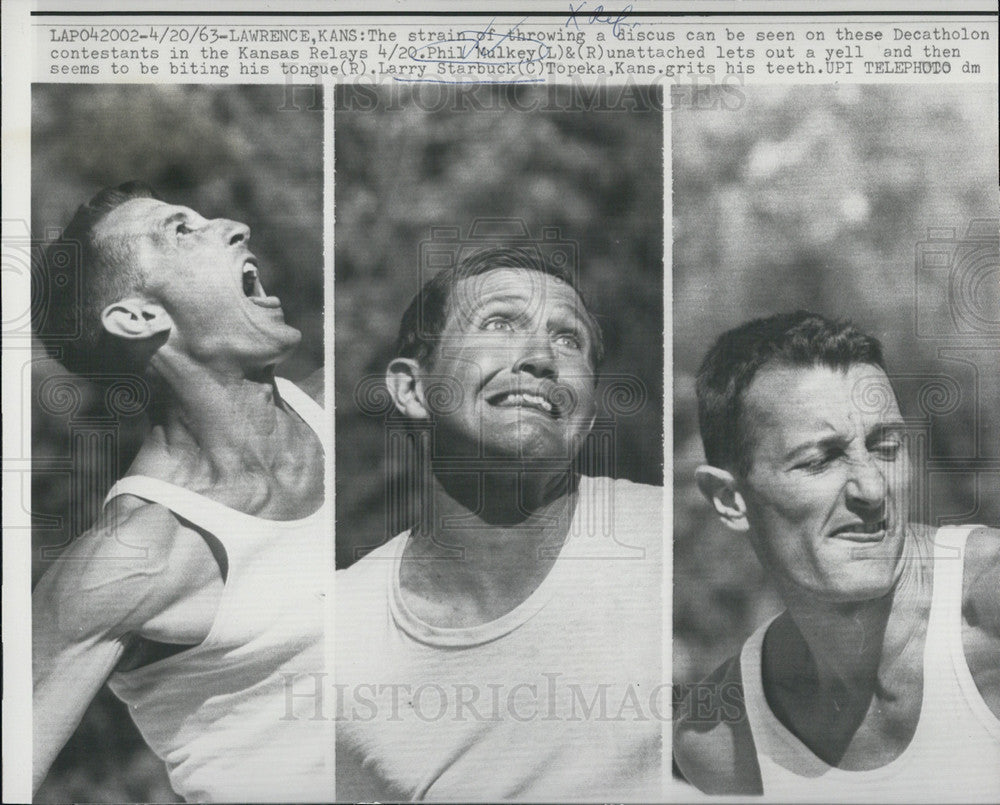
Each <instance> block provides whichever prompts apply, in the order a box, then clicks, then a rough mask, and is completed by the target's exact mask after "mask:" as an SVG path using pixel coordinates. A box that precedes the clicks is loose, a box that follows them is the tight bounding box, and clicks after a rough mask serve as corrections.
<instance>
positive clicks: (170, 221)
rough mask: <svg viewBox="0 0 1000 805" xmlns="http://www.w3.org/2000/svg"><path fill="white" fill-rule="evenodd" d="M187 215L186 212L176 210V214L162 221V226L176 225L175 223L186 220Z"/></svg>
mask: <svg viewBox="0 0 1000 805" xmlns="http://www.w3.org/2000/svg"><path fill="white" fill-rule="evenodd" d="M187 217H188V214H187V211H186V210H178V211H177V212H175V213H173V214H171V215H168V216H167V217H166V218H164V219H163V226H170V224H173V223H176V222H177V221H183V220H185V219H187Z"/></svg>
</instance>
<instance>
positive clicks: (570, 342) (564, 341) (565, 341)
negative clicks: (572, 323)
mask: <svg viewBox="0 0 1000 805" xmlns="http://www.w3.org/2000/svg"><path fill="white" fill-rule="evenodd" d="M556 343H557V344H558V345H559V346H561V347H567V348H568V349H580V347H581V346H582V341H581V339H580V336H578V335H577V334H576V333H574V332H565V333H558V334H557V335H556Z"/></svg>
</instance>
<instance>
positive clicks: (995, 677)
mask: <svg viewBox="0 0 1000 805" xmlns="http://www.w3.org/2000/svg"><path fill="white" fill-rule="evenodd" d="M962 587H963V590H962V644H963V646H964V648H965V658H966V662H967V663H968V666H969V671H970V673H971V674H972V678H973V680H974V681H975V683H976V687H977V688H978V689H979V692H980V694H982V697H983V699H984V700H985V702H986V705H987V706H988V707H989V708H990V710H992V711H993V714H994V715H995V716H996V717H997V718H1000V595H998V594H997V591H998V590H1000V530H998V529H996V528H977V529H976V530H975V531H973V532H972V533H971V534H969V537H968V540H967V541H966V543H965V571H964V574H963V585H962Z"/></svg>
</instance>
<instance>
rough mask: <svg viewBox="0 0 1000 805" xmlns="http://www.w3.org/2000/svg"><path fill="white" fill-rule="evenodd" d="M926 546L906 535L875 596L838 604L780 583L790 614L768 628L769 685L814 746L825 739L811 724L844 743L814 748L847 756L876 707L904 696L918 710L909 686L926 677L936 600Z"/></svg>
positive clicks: (885, 707) (784, 713) (879, 712)
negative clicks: (895, 570)
mask: <svg viewBox="0 0 1000 805" xmlns="http://www.w3.org/2000/svg"><path fill="white" fill-rule="evenodd" d="M926 550H927V549H926V546H925V545H923V544H922V543H921V538H920V537H919V536H918V535H916V534H913V535H912V538H908V539H907V540H906V543H905V545H904V550H903V555H902V557H901V558H900V560H899V561H900V562H901V572H900V577H899V579H898V580H897V582H896V584H895V585H894V586H893V588H892V590H891V591H890V592H889V593H888V594H887V595H885V596H883V597H881V598H878V599H875V600H871V601H863V602H856V603H849V604H836V603H830V602H827V601H818V600H816V599H815V598H811V597H809V596H806V595H799V594H796V593H794V592H790V591H788V590H784V591H782V597H783V599H784V601H785V604H786V607H787V614H786V616H785V617H782V618H779V619H778V621H776V622H775V624H774V626H773V627H772V629H771V630H769V633H768V639H767V641H766V643H765V657H764V669H763V670H764V678H765V687H766V689H767V690H768V691H769V693H768V697H769V700H771V703H772V704H774V705H777V707H776V708H775V711H776V715H778V716H779V718H780V719H781V720H782V721H783V722H785V723H786V726H790V727H793V731H794V732H797V733H798V734H799V735H800V737H802V738H804V739H805V740H806V743H807V745H809V746H810V748H813V749H814V751H817V749H819V748H820V747H819V746H818V745H816V742H813V741H810V740H808V738H809V735H808V734H803V733H805V732H807V730H808V729H809V727H808V725H809V724H812V725H813V726H815V727H816V729H817V733H820V732H824V733H825V739H829V740H830V741H831V743H832V744H840V745H839V746H837V747H835V748H831V747H827V751H826V752H823V751H817V754H819V755H820V757H824V754H826V755H827V756H828V757H824V759H828V758H829V759H833V760H837V759H839V758H840V757H842V756H843V755H844V753H845V752H846V751H847V749H848V746H849V745H850V742H851V740H852V739H853V737H854V735H855V733H856V732H857V731H858V730H859V728H860V726H861V725H862V723H863V722H865V721H866V719H870V718H871V717H872V714H873V713H874V714H875V715H876V716H885V715H886V713H887V712H888V711H889V710H891V709H893V708H894V707H896V708H897V709H898V710H900V711H902V710H903V709H905V708H903V707H902V705H904V704H905V705H906V706H907V707H910V711H909V712H912V713H913V714H915V715H917V716H919V707H917V708H916V709H915V710H914V709H913V708H912V707H911V706H912V705H913V704H914V703H915V702H919V698H917V699H916V700H914V697H913V696H912V693H913V685H914V681H915V680H917V681H918V682H919V681H920V680H921V678H922V677H921V673H920V671H921V670H922V667H923V665H922V660H923V645H924V637H925V635H926V627H927V616H928V612H929V607H930V601H931V586H932V568H931V565H930V563H929V562H928V561H926ZM790 722H791V723H790ZM911 726H912V727H913V728H915V726H916V724H915V722H914V723H913V724H912V725H911ZM837 733H839V734H840V738H839V740H838V739H837ZM819 740H820V739H817V741H819Z"/></svg>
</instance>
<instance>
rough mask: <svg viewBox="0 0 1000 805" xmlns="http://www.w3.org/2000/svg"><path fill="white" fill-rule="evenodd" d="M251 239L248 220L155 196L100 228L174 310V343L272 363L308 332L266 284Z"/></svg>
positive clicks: (201, 356)
mask: <svg viewBox="0 0 1000 805" xmlns="http://www.w3.org/2000/svg"><path fill="white" fill-rule="evenodd" d="M249 239H250V230H249V228H248V227H247V226H246V225H245V224H241V223H238V222H236V221H229V220H226V219H224V218H216V219H212V220H208V219H205V218H203V217H202V216H200V215H199V214H198V213H196V212H194V211H193V210H191V209H188V208H187V207H179V206H174V205H171V204H166V203H164V202H162V201H157V200H155V199H149V198H139V199H133V200H131V201H127V202H125V203H124V204H122V205H121V206H119V207H117V208H115V209H114V210H112V211H111V212H110V213H109V214H108V215H107V216H105V217H104V218H103V219H102V220H101V221H100V222H99V223H98V225H97V226H96V227H95V230H94V240H95V242H96V243H97V246H98V248H99V249H101V248H102V247H103V248H112V249H118V250H121V249H124V250H125V254H128V255H129V259H131V260H133V261H136V265H137V266H138V268H139V269H140V271H141V273H142V274H143V276H144V278H145V287H144V289H143V292H144V294H145V295H146V296H148V297H149V298H150V299H151V300H153V301H155V302H157V303H159V304H161V305H162V306H163V307H164V309H165V310H166V311H167V312H168V313H169V314H170V317H171V320H172V323H173V326H172V328H171V333H170V342H171V343H173V344H174V345H175V346H177V347H178V348H179V349H182V350H183V351H185V352H186V353H187V354H189V355H191V356H192V357H194V358H196V359H197V360H200V361H203V362H207V363H212V362H215V361H225V360H227V359H229V358H231V357H234V356H235V357H237V358H238V359H240V362H241V363H247V362H249V363H250V364H253V365H259V366H266V365H270V364H273V363H275V362H277V361H278V360H281V359H282V358H284V357H286V356H287V354H288V353H289V352H290V351H291V350H292V349H294V347H295V346H296V345H297V344H298V342H299V339H300V338H301V336H300V333H299V331H298V330H296V329H294V328H292V327H290V326H288V325H287V324H285V319H284V313H283V312H282V309H281V302H280V301H279V300H278V298H277V297H274V296H267V295H266V294H265V292H264V289H263V288H262V287H261V285H260V282H259V280H258V279H257V260H256V258H255V257H254V255H253V254H252V253H251V252H250V250H249V248H248V246H247V241H248V240H249Z"/></svg>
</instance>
